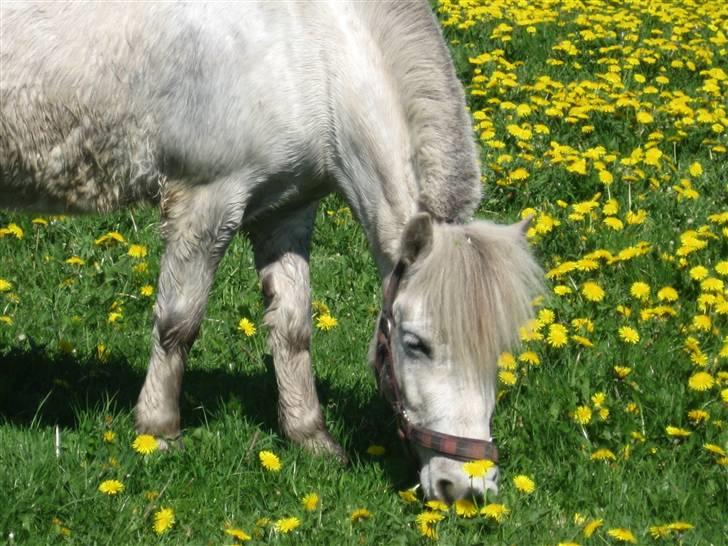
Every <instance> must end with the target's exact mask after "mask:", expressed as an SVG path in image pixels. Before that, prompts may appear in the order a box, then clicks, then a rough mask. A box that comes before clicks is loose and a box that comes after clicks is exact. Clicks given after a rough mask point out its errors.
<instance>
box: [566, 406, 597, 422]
mask: <svg viewBox="0 0 728 546" xmlns="http://www.w3.org/2000/svg"><path fill="white" fill-rule="evenodd" d="M571 418H572V419H573V420H574V421H575V422H576V423H577V424H579V425H582V426H583V425H588V424H589V423H590V422H591V419H592V410H591V408H590V407H589V406H579V407H578V408H576V409H575V410H574V413H572V414H571Z"/></svg>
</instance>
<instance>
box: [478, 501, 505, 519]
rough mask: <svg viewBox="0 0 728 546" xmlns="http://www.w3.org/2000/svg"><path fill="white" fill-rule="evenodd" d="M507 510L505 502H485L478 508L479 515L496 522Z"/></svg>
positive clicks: (503, 516) (502, 517)
mask: <svg viewBox="0 0 728 546" xmlns="http://www.w3.org/2000/svg"><path fill="white" fill-rule="evenodd" d="M509 512H510V510H509V509H508V507H506V505H505V504H497V503H491V504H486V505H485V506H483V508H481V509H480V514H481V515H483V516H485V517H486V518H490V519H492V520H495V521H497V522H498V523H500V522H502V521H503V519H504V518H505V517H506V516H507V515H508V513H509Z"/></svg>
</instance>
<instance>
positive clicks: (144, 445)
mask: <svg viewBox="0 0 728 546" xmlns="http://www.w3.org/2000/svg"><path fill="white" fill-rule="evenodd" d="M131 447H132V448H133V449H134V451H136V452H137V453H140V454H142V455H149V454H150V453H154V452H155V451H156V450H157V449H158V448H159V444H158V443H157V439H156V438H155V437H154V436H152V435H150V434H140V435H139V436H137V437H136V438H134V442H132V444H131Z"/></svg>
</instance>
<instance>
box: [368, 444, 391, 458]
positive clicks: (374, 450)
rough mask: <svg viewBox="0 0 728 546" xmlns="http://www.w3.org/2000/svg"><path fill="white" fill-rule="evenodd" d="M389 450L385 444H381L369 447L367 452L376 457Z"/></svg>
mask: <svg viewBox="0 0 728 546" xmlns="http://www.w3.org/2000/svg"><path fill="white" fill-rule="evenodd" d="M386 452H387V450H386V449H385V448H384V446H380V445H371V446H369V447H368V448H367V454H368V455H372V456H374V457H380V456H382V455H384V454H385V453H386Z"/></svg>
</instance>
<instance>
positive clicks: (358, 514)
mask: <svg viewBox="0 0 728 546" xmlns="http://www.w3.org/2000/svg"><path fill="white" fill-rule="evenodd" d="M371 517H372V513H371V512H370V511H369V510H367V509H366V508H357V509H356V510H354V511H353V512H352V513H351V515H350V516H349V519H350V520H351V522H352V523H357V522H359V521H362V520H365V519H370V518H371Z"/></svg>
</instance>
